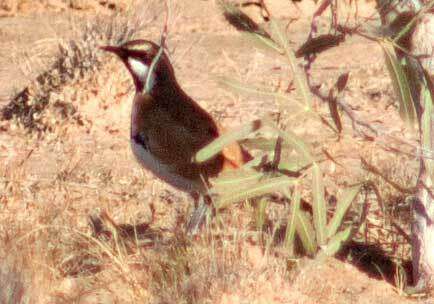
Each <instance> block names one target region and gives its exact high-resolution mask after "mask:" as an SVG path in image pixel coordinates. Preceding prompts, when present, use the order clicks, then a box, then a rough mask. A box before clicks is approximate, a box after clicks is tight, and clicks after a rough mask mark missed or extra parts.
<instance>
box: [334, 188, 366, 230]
mask: <svg viewBox="0 0 434 304" xmlns="http://www.w3.org/2000/svg"><path fill="white" fill-rule="evenodd" d="M361 188H362V185H357V186H354V187H351V188H349V189H345V192H344V193H343V194H342V197H341V198H340V199H339V200H338V204H337V207H336V211H335V213H334V215H333V218H332V219H331V220H330V223H329V224H328V226H327V238H331V237H333V236H334V235H335V234H336V232H337V231H338V229H339V228H340V227H341V225H342V221H343V219H344V216H345V214H346V213H347V211H348V209H349V208H350V206H351V203H352V202H353V201H354V199H355V198H356V196H357V194H359V192H360V189H361Z"/></svg>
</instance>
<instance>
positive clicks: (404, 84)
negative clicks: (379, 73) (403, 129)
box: [380, 39, 416, 127]
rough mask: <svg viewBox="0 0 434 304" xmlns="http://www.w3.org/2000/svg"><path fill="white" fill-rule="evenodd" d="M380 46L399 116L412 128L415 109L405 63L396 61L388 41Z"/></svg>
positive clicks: (393, 48) (392, 47)
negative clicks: (393, 90)
mask: <svg viewBox="0 0 434 304" xmlns="http://www.w3.org/2000/svg"><path fill="white" fill-rule="evenodd" d="M380 45H381V47H382V48H383V51H384V54H385V59H386V64H387V68H388V70H389V74H390V77H391V78H392V84H393V87H394V89H395V92H396V93H397V95H398V99H399V114H400V116H401V118H402V119H403V120H404V121H405V122H406V123H407V124H408V125H410V126H411V127H413V126H414V124H415V122H416V108H415V101H414V100H413V96H412V94H411V88H410V82H409V79H408V77H407V74H406V72H405V66H404V62H405V61H401V60H399V59H398V56H397V54H396V51H395V47H394V44H393V43H392V42H391V41H390V40H387V39H386V40H383V41H380ZM403 60H405V59H403Z"/></svg>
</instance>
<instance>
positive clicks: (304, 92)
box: [270, 19, 312, 111]
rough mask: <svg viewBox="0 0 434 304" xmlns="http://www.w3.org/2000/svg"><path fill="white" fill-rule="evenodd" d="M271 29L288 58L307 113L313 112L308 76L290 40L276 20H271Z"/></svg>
mask: <svg viewBox="0 0 434 304" xmlns="http://www.w3.org/2000/svg"><path fill="white" fill-rule="evenodd" d="M270 24H271V29H272V30H273V33H274V34H275V37H277V39H278V41H277V42H278V43H279V44H280V45H281V46H282V47H283V49H284V51H285V54H286V57H287V59H288V62H289V66H290V68H291V71H292V74H293V76H294V85H295V88H296V89H297V92H298V94H299V95H300V97H301V99H302V100H303V103H304V105H305V107H306V111H311V109H312V95H311V92H310V89H309V85H308V82H307V78H306V74H305V73H304V71H303V70H302V69H301V68H300V67H299V66H298V64H297V59H296V58H295V54H294V51H293V50H291V49H290V47H289V43H288V38H287V37H286V35H285V34H284V33H283V32H282V30H281V29H280V26H279V25H278V23H277V21H276V20H275V19H271V20H270Z"/></svg>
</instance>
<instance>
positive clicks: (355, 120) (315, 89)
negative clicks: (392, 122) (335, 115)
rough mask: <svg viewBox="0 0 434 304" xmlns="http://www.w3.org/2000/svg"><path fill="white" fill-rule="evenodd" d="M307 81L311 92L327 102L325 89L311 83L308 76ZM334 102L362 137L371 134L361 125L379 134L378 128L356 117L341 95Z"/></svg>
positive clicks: (327, 95)
mask: <svg viewBox="0 0 434 304" xmlns="http://www.w3.org/2000/svg"><path fill="white" fill-rule="evenodd" d="M308 83H309V87H310V90H311V92H312V93H313V94H315V95H316V96H317V97H319V98H320V99H321V100H323V101H324V102H327V103H328V102H329V94H328V90H327V89H321V87H320V86H319V85H312V84H311V82H310V78H308ZM336 103H337V104H338V105H339V107H340V108H341V109H342V111H344V113H345V114H347V116H348V117H349V118H350V119H351V124H352V127H353V129H354V131H356V133H357V134H358V135H359V136H361V137H363V138H371V137H372V136H371V135H369V134H367V133H365V132H364V131H363V130H361V127H364V128H366V129H368V130H370V131H371V132H373V133H374V135H375V136H376V135H378V134H379V130H378V129H377V128H375V127H373V126H372V125H370V124H369V123H367V122H365V121H363V120H361V119H359V118H357V117H356V114H355V113H354V111H353V110H352V109H351V107H350V106H349V105H348V103H347V102H345V100H344V99H343V98H342V97H337V98H336Z"/></svg>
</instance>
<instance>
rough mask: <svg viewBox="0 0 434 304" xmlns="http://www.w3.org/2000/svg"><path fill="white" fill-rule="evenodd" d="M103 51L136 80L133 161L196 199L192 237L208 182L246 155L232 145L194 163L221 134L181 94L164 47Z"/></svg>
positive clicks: (136, 43)
mask: <svg viewBox="0 0 434 304" xmlns="http://www.w3.org/2000/svg"><path fill="white" fill-rule="evenodd" d="M101 49H103V50H105V51H108V52H112V53H114V54H116V55H117V56H118V57H119V58H120V59H121V60H122V62H123V63H124V64H125V66H126V67H127V69H128V70H129V72H130V73H131V76H132V77H133V80H134V84H135V89H136V94H135V97H134V100H133V106H132V111H131V147H132V151H133V153H134V155H135V157H136V158H137V160H138V161H139V163H140V164H141V165H142V166H143V167H145V168H146V169H148V170H150V171H151V172H153V173H154V174H155V175H156V176H158V177H159V178H160V179H162V180H164V181H165V182H167V183H168V184H170V185H172V186H174V187H176V188H178V189H180V190H183V191H185V192H189V193H191V194H193V197H199V198H200V199H199V207H198V208H197V209H196V210H195V211H194V213H193V215H192V217H191V218H190V221H189V223H188V224H187V232H188V233H190V234H195V233H196V232H197V230H198V228H199V226H200V225H201V223H202V222H203V220H204V218H205V214H206V210H207V203H206V201H207V199H206V197H207V194H206V193H207V187H208V185H207V182H208V178H209V177H215V176H217V175H218V174H219V173H220V172H221V171H222V170H225V169H228V168H234V167H237V166H239V165H240V164H242V163H243V162H244V160H245V154H244V153H243V151H242V150H241V148H240V147H239V146H238V145H233V146H232V147H230V148H229V149H227V150H225V152H222V153H221V154H219V155H217V156H216V157H215V158H213V159H212V160H210V161H208V162H206V163H202V164H198V163H195V162H193V160H192V159H193V156H194V155H195V153H196V152H197V151H198V150H199V149H201V148H203V147H204V146H205V145H207V144H208V143H210V142H211V141H212V140H213V139H215V138H216V137H218V136H219V134H220V129H219V127H218V126H217V124H216V123H215V122H214V120H213V118H212V117H211V116H210V115H209V114H208V113H207V112H206V111H205V110H203V109H202V108H201V107H200V106H199V105H198V104H197V103H196V102H195V101H194V100H193V99H192V98H191V97H189V96H188V95H187V94H186V93H185V92H184V91H183V90H182V88H181V87H180V85H179V84H178V82H177V80H176V78H175V73H174V69H173V67H172V64H171V63H170V61H169V58H168V56H167V55H166V53H165V51H164V48H163V47H162V46H159V45H157V44H155V43H153V42H151V41H147V40H133V41H129V42H127V43H124V44H122V45H120V46H103V47H101ZM197 195H199V196H197ZM208 201H209V200H208Z"/></svg>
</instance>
